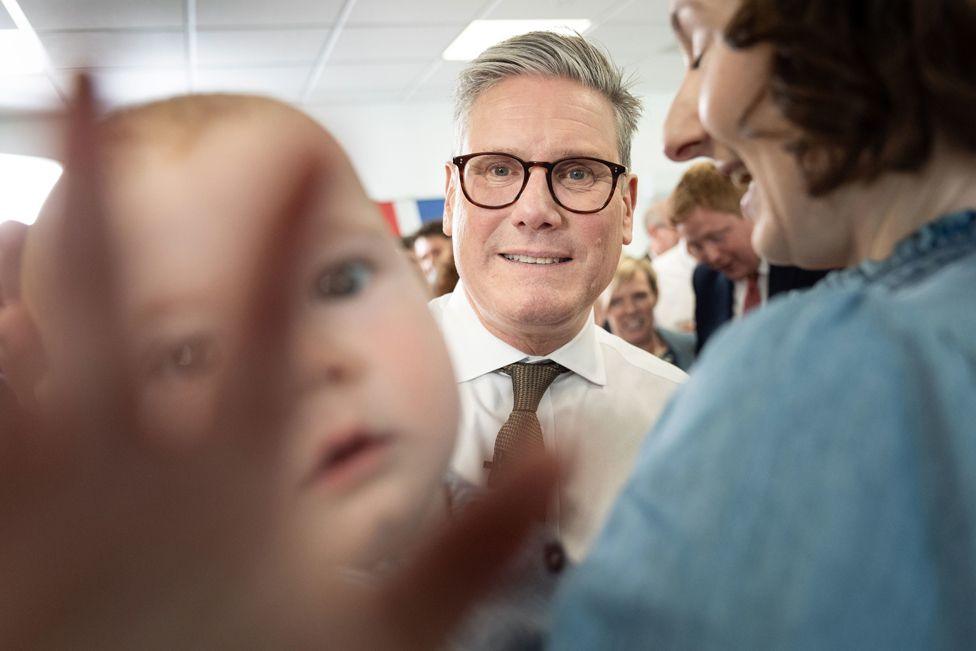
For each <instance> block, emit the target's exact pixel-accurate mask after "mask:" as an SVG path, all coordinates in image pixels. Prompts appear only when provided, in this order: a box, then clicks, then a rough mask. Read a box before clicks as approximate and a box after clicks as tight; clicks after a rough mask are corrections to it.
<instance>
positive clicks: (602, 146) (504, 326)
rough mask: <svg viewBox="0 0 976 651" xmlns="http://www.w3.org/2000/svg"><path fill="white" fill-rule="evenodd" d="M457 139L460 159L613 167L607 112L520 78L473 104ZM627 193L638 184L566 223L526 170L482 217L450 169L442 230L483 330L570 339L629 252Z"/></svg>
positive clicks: (580, 92)
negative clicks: (501, 156) (492, 155)
mask: <svg viewBox="0 0 976 651" xmlns="http://www.w3.org/2000/svg"><path fill="white" fill-rule="evenodd" d="M465 134H466V136H465V138H464V142H463V147H464V149H463V152H464V153H474V152H504V153H509V154H512V155H514V156H517V157H519V158H521V159H522V160H526V161H528V160H533V161H550V162H551V161H555V160H557V159H560V158H566V157H568V156H590V157H593V158H599V159H602V160H607V161H614V162H620V153H619V152H618V151H617V132H616V125H615V122H614V111H613V107H612V106H611V105H610V103H609V101H607V99H606V98H604V97H603V96H602V95H601V94H600V93H598V92H597V91H595V90H591V89H587V88H585V87H584V86H582V85H581V84H579V83H578V82H575V81H571V80H566V79H555V78H543V77H538V76H528V75H521V76H516V77H512V78H509V79H506V80H505V81H502V82H500V83H498V84H497V85H495V86H493V87H492V88H490V89H489V90H487V91H485V92H484V93H483V94H482V95H481V96H480V97H478V99H477V100H476V101H475V103H474V105H473V106H472V108H471V111H470V115H469V116H468V122H467V129H466V131H465ZM635 192H636V179H635V178H633V177H630V176H628V175H624V176H621V177H620V179H619V180H618V183H617V187H616V188H615V189H614V191H613V195H612V196H611V198H610V202H609V203H608V204H607V206H606V207H605V208H604V209H603V210H601V211H599V212H596V213H592V214H578V213H573V212H571V211H569V210H566V209H564V208H562V207H560V206H559V205H557V204H556V202H555V201H554V200H553V198H552V196H551V194H550V193H549V188H548V186H547V184H546V178H545V170H544V169H543V168H541V167H534V168H532V171H531V172H530V175H529V181H528V185H527V186H526V187H525V190H524V191H523V192H522V195H521V197H520V198H519V199H518V201H516V202H515V203H514V204H512V205H511V206H508V207H505V208H499V209H486V208H479V207H478V206H475V205H473V204H471V203H470V202H468V201H467V200H466V199H465V198H464V196H463V194H462V192H461V187H460V181H459V179H458V173H457V168H456V167H453V166H449V167H448V187H447V206H446V214H445V230H447V232H449V233H450V234H451V235H452V238H453V241H454V247H455V250H454V253H455V260H456V261H457V267H458V273H459V274H460V276H461V279H462V280H463V281H464V286H465V289H466V291H467V295H468V298H469V299H470V301H471V303H472V305H473V307H474V309H475V312H476V313H477V314H478V316H479V318H480V319H481V321H482V323H483V324H484V325H485V326H486V327H487V328H488V329H489V330H490V331H492V332H494V333H495V334H498V333H499V332H501V333H505V332H511V331H516V332H518V331H530V332H531V331H542V330H545V329H546V328H559V327H562V328H566V327H568V326H573V327H576V329H577V330H578V327H581V326H582V324H583V320H584V319H585V318H586V316H587V314H588V313H589V310H590V307H591V306H592V305H593V301H594V300H595V299H596V297H597V296H599V294H600V292H602V291H603V289H604V288H606V286H607V284H608V283H609V282H610V278H611V277H612V276H613V272H614V269H615V268H616V265H617V261H618V260H619V258H620V250H621V247H622V245H623V244H626V243H629V242H630V239H631V224H632V217H633V200H634V194H635ZM574 324H578V325H575V326H574Z"/></svg>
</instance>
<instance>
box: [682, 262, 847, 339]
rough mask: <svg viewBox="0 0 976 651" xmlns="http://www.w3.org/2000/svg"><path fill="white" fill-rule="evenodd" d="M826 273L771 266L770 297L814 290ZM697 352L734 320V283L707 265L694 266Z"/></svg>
mask: <svg viewBox="0 0 976 651" xmlns="http://www.w3.org/2000/svg"><path fill="white" fill-rule="evenodd" d="M827 273H828V272H826V271H806V270H804V269H800V268H798V267H779V266H776V265H769V298H772V297H773V296H776V294H779V293H780V292H788V291H790V290H793V289H806V288H807V287H812V286H813V285H815V284H816V283H817V281H818V280H820V279H821V278H823V277H824V276H826V275H827ZM692 284H693V285H694V286H695V331H696V334H697V336H698V342H697V347H696V348H695V352H696V353H698V352H701V349H702V347H703V346H704V345H705V342H706V341H708V338H709V337H711V336H712V335H713V334H714V333H715V331H716V330H718V329H719V327H720V326H722V324H724V323H725V322H726V321H731V320H732V305H733V300H734V291H733V283H732V281H731V280H729V279H728V278H727V277H726V276H725V275H724V274H722V273H720V272H718V271H715V270H714V269H712V268H711V267H709V266H708V265H705V264H700V265H698V266H697V267H695V273H694V274H693V275H692Z"/></svg>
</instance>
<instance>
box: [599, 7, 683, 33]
mask: <svg viewBox="0 0 976 651" xmlns="http://www.w3.org/2000/svg"><path fill="white" fill-rule="evenodd" d="M668 5H669V1H668V0H633V1H632V2H628V3H625V4H624V6H623V7H622V8H621V10H620V11H618V12H616V13H614V14H613V15H612V16H611V17H610V20H608V21H607V22H608V23H611V24H617V25H663V26H665V27H668V28H669V29H670V24H671V18H670V16H671V10H670V9H669V7H668Z"/></svg>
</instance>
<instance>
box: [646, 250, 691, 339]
mask: <svg viewBox="0 0 976 651" xmlns="http://www.w3.org/2000/svg"><path fill="white" fill-rule="evenodd" d="M697 265H698V261H697V260H695V258H693V257H692V255H691V254H690V253H688V247H687V246H686V244H685V241H684V240H683V239H682V240H679V241H678V243H677V244H675V245H674V246H672V247H671V248H670V249H668V250H667V251H665V252H664V253H662V254H661V255H658V256H654V259H652V260H651V266H652V267H653V268H654V274H655V275H656V276H657V290H658V291H657V293H658V297H657V305H655V306H654V323H656V324H657V326H658V327H660V328H665V329H667V330H676V331H678V332H694V330H695V286H694V283H693V282H692V280H691V277H692V275H693V274H694V273H695V267H696V266H697ZM689 328H690V329H689Z"/></svg>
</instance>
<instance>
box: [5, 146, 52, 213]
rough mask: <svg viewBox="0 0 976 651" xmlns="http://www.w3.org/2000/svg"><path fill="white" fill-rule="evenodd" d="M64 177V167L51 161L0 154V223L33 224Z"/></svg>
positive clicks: (34, 157)
mask: <svg viewBox="0 0 976 651" xmlns="http://www.w3.org/2000/svg"><path fill="white" fill-rule="evenodd" d="M60 177H61V165H60V164H59V163H58V162H56V161H53V160H51V159H49V158H38V157H36V156H17V155H14V154H0V221H7V220H9V219H12V220H14V221H18V222H23V223H24V224H33V223H34V220H35V219H37V213H39V212H40V211H41V206H42V205H44V201H45V200H46V199H47V195H49V194H51V188H53V187H54V184H55V183H57V181H58V179H59V178H60Z"/></svg>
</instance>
